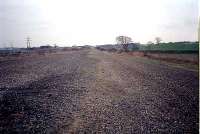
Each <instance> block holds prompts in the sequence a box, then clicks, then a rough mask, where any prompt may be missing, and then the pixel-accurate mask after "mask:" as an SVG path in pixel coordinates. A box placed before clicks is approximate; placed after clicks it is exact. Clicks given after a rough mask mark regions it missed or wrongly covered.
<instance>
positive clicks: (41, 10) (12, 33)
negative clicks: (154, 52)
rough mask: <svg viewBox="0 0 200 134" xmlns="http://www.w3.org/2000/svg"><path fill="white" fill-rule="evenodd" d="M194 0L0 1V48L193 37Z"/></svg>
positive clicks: (190, 39)
mask: <svg viewBox="0 0 200 134" xmlns="http://www.w3.org/2000/svg"><path fill="white" fill-rule="evenodd" d="M198 4H199V3H198V0H0V47H5V46H9V45H10V43H13V45H14V46H17V47H25V46H26V45H25V38H26V37H27V36H30V37H31V39H32V46H39V45H45V44H54V43H56V44H58V45H60V44H62V45H66V46H71V45H74V44H76V45H86V44H89V45H99V44H109V43H115V37H116V36H118V35H126V36H129V37H131V38H132V39H133V41H134V42H140V43H146V42H147V41H153V40H154V38H155V37H156V36H159V37H161V38H162V39H163V41H165V42H169V41H184V40H187V41H196V40H197V35H198V32H197V29H198V13H199V11H198Z"/></svg>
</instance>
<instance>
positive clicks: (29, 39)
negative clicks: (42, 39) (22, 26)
mask: <svg viewBox="0 0 200 134" xmlns="http://www.w3.org/2000/svg"><path fill="white" fill-rule="evenodd" d="M26 46H27V48H31V38H30V37H27V38H26Z"/></svg>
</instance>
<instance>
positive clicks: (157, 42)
mask: <svg viewBox="0 0 200 134" xmlns="http://www.w3.org/2000/svg"><path fill="white" fill-rule="evenodd" d="M155 41H156V44H157V45H159V44H160V42H161V41H162V39H161V38H160V37H156V38H155Z"/></svg>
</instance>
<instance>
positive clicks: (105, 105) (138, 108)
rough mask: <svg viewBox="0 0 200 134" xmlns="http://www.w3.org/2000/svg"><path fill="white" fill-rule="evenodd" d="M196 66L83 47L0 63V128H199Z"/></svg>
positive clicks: (10, 130)
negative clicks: (182, 65) (191, 66)
mask: <svg viewBox="0 0 200 134" xmlns="http://www.w3.org/2000/svg"><path fill="white" fill-rule="evenodd" d="M198 81H199V80H198V72H194V71H189V70H186V69H181V68H176V67H172V66H168V65H165V64H161V63H160V62H154V61H151V60H150V59H149V60H147V59H144V58H138V57H133V56H128V55H122V54H121V55H120V54H112V53H107V52H101V51H97V50H82V51H72V52H63V53H55V54H48V55H45V56H44V55H41V56H36V55H35V56H29V57H18V58H12V59H9V60H2V61H0V133H20V134H21V133H47V134H49V133H119V134H120V133H198V109H199V108H198V100H199V98H198V87H199V83H198Z"/></svg>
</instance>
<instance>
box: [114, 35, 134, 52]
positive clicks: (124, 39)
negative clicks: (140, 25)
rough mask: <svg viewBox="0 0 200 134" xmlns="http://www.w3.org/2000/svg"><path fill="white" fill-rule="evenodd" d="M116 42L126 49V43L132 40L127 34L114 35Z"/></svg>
mask: <svg viewBox="0 0 200 134" xmlns="http://www.w3.org/2000/svg"><path fill="white" fill-rule="evenodd" d="M116 42H117V44H120V45H122V47H123V49H124V51H126V52H127V51H128V44H129V43H131V42H132V39H131V38H130V37H127V36H117V37H116Z"/></svg>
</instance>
